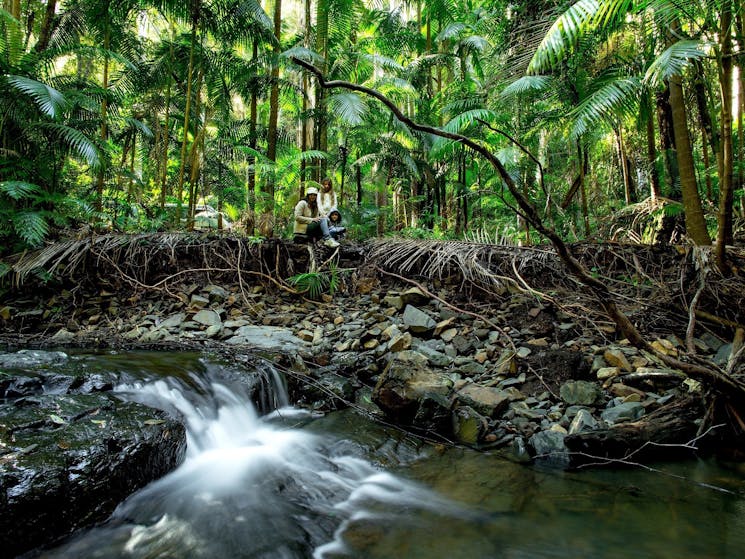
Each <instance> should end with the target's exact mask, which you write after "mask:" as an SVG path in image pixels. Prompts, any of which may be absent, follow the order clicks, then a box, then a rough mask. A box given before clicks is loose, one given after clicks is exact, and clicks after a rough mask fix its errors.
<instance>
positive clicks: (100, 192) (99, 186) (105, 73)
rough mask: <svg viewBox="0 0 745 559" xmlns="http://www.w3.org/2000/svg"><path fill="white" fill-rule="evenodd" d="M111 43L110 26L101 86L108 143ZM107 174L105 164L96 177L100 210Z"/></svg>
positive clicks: (103, 133)
mask: <svg viewBox="0 0 745 559" xmlns="http://www.w3.org/2000/svg"><path fill="white" fill-rule="evenodd" d="M110 45H111V31H110V28H109V26H108V25H107V27H106V32H105V34H104V39H103V48H104V58H103V81H102V83H101V88H102V89H103V92H104V95H103V100H102V101H101V142H102V143H103V144H105V143H106V140H107V139H108V136H109V125H108V118H109V101H108V99H107V98H106V94H107V92H108V90H109V55H108V51H109V47H110ZM105 175H106V168H105V166H104V165H102V166H101V169H100V170H99V171H98V178H97V179H96V209H97V210H98V211H99V212H100V211H101V210H102V209H103V182H104V176H105Z"/></svg>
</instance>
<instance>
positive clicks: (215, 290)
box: [202, 285, 228, 302]
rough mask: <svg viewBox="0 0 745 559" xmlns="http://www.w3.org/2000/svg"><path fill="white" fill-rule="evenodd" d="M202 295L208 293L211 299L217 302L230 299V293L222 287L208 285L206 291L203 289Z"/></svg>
mask: <svg viewBox="0 0 745 559" xmlns="http://www.w3.org/2000/svg"><path fill="white" fill-rule="evenodd" d="M202 293H206V294H207V295H209V297H210V299H214V300H216V301H220V302H222V301H224V300H225V299H227V298H228V291H227V290H226V289H225V288H223V287H220V286H219V285H208V286H207V287H205V288H204V289H202Z"/></svg>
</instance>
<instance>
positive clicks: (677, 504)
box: [38, 354, 745, 559]
mask: <svg viewBox="0 0 745 559" xmlns="http://www.w3.org/2000/svg"><path fill="white" fill-rule="evenodd" d="M75 360H76V366H82V367H87V368H92V369H95V368H109V369H116V370H119V371H121V372H124V373H126V375H127V377H128V378H129V379H131V381H129V382H127V383H126V384H124V385H122V386H120V387H119V388H118V389H117V390H118V391H119V393H120V395H121V396H122V397H123V398H126V399H132V400H137V401H140V402H144V403H148V404H149V405H153V406H157V407H160V408H164V409H170V410H172V411H174V412H176V413H179V414H181V415H182V417H183V418H184V419H185V421H186V423H187V437H188V441H187V442H188V450H187V457H186V460H185V461H184V463H183V464H182V465H181V466H180V467H179V468H177V469H176V470H175V471H173V472H172V473H171V474H169V475H167V476H165V477H164V478H162V479H160V480H158V481H155V482H153V483H151V484H150V485H148V486H147V487H145V488H144V489H142V490H140V491H139V492H137V493H135V494H134V495H132V496H131V497H130V498H129V499H127V500H126V501H125V502H123V503H122V504H121V505H120V506H119V507H118V508H117V510H116V511H115V512H114V514H113V515H112V517H111V518H110V519H109V521H107V522H106V523H105V524H103V525H101V526H98V527H95V528H92V529H90V530H87V531H85V532H83V533H80V534H78V535H77V536H76V537H74V538H72V539H70V540H69V541H67V542H65V543H63V544H62V545H60V546H59V547H57V548H55V549H50V550H46V551H44V552H43V553H41V554H40V555H38V556H39V557H43V558H46V559H51V558H54V559H73V558H74V559H82V558H106V559H108V558H135V559H156V558H158V559H166V558H174V559H176V558H179V559H192V558H193V559H197V558H199V559H202V558H205V559H212V558H214V559H217V558H221V559H244V558H245V559H249V558H250V559H259V558H261V559H264V558H266V559H269V558H272V559H274V558H282V559H284V558H315V559H332V558H371V559H375V558H381V559H383V558H385V559H392V558H404V559H409V558H412V559H413V558H429V559H432V558H443V559H444V558H448V559H460V558H463V559H465V558H468V559H481V558H484V559H486V558H514V559H528V558H572V559H574V558H581V557H597V558H632V557H633V558H646V557H649V558H668V557H669V558H675V559H688V558H691V559H693V558H696V559H702V558H730V557H731V558H738V559H739V558H741V557H743V556H744V555H745V467H743V465H732V464H721V463H714V462H713V461H690V462H685V463H677V464H656V465H654V469H653V470H645V469H642V468H625V469H602V470H597V469H596V470H588V471H582V472H572V473H569V472H560V471H555V470H542V469H540V468H536V467H533V466H526V465H519V464H514V463H512V462H510V461H507V460H505V459H504V458H501V457H500V456H498V455H495V454H488V453H478V452H474V451H468V450H464V449H458V448H445V447H440V446H437V445H430V444H425V443H423V442H421V441H419V440H415V439H412V438H411V437H407V436H405V435H403V434H401V433H400V432H398V431H394V430H387V429H385V428H382V427H381V426H379V425H376V424H374V423H372V422H370V421H369V420H367V419H365V418H364V417H362V416H360V415H359V414H357V413H354V412H352V411H344V412H335V413H332V414H328V415H325V416H320V417H316V416H312V415H310V414H308V413H307V412H303V411H301V410H297V409H293V408H291V407H289V406H288V405H287V401H286V396H285V395H284V391H283V387H282V382H281V378H280V377H279V376H277V375H275V374H273V373H272V371H271V370H270V369H267V370H264V371H261V372H257V373H255V378H256V379H257V380H256V382H258V383H259V384H260V385H261V388H262V390H261V394H262V398H261V404H260V406H259V409H261V411H257V407H256V406H255V405H254V404H252V403H251V400H250V399H249V396H248V393H249V388H250V385H251V383H245V382H238V381H237V379H238V378H240V377H241V376H242V375H243V373H242V372H240V371H236V370H235V369H234V368H231V367H226V366H225V365H218V364H215V363H210V362H207V361H205V360H202V359H200V358H198V356H195V355H189V354H173V355H162V354H126V355H108V356H90V355H82V356H77V357H75ZM243 376H245V375H243ZM253 392H254V393H255V392H256V390H255V383H254V390H253Z"/></svg>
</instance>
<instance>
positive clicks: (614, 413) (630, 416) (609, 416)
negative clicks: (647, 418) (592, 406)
mask: <svg viewBox="0 0 745 559" xmlns="http://www.w3.org/2000/svg"><path fill="white" fill-rule="evenodd" d="M643 415H644V406H643V405H642V404H641V402H625V403H622V404H618V405H617V406H613V407H612V408H608V409H605V410H603V413H601V414H600V418H601V419H602V420H603V421H605V422H606V423H609V424H611V425H613V424H616V423H622V422H624V421H635V420H637V419H639V418H640V417H641V416H643Z"/></svg>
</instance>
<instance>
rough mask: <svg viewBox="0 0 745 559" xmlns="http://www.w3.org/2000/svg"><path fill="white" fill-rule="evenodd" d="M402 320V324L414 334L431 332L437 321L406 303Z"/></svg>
mask: <svg viewBox="0 0 745 559" xmlns="http://www.w3.org/2000/svg"><path fill="white" fill-rule="evenodd" d="M403 320H404V325H406V326H407V327H408V329H409V330H410V331H412V332H414V333H416V334H423V333H427V332H431V331H432V330H434V329H435V326H437V323H436V322H435V320H434V319H433V318H432V317H431V316H429V315H428V314H427V313H425V312H424V311H422V310H419V309H418V308H416V307H414V306H412V305H406V308H405V309H404V317H403Z"/></svg>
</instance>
